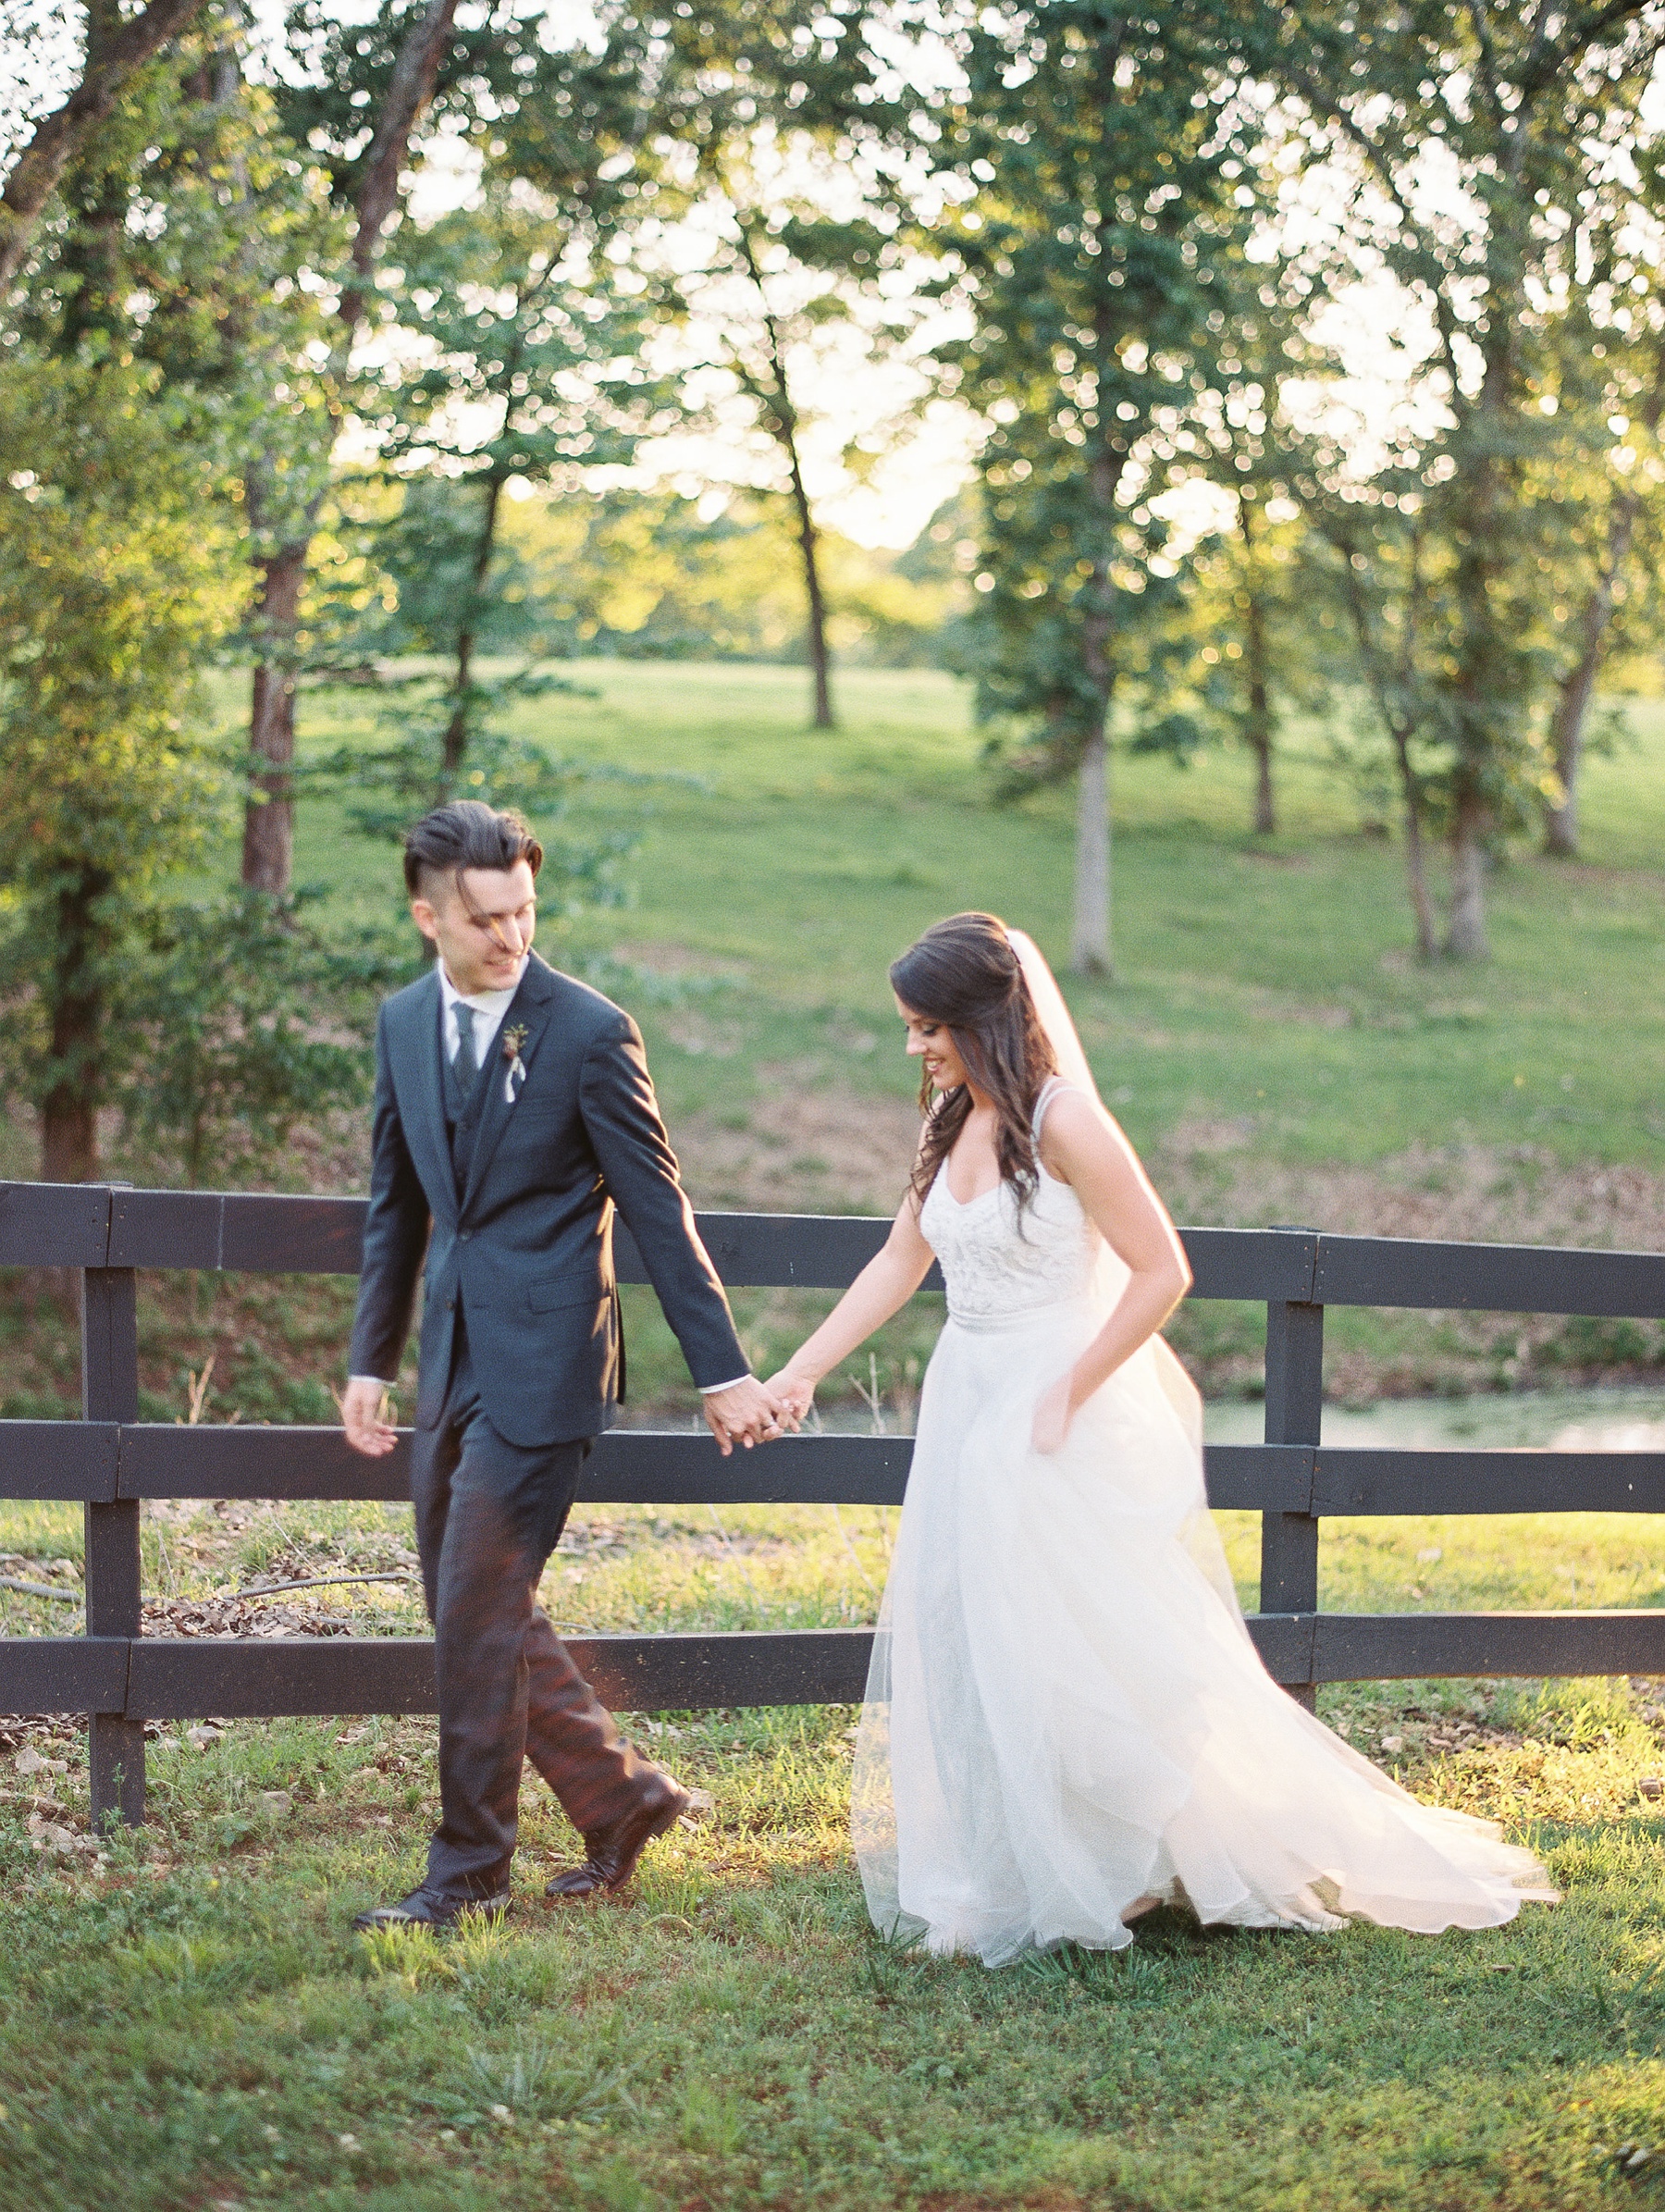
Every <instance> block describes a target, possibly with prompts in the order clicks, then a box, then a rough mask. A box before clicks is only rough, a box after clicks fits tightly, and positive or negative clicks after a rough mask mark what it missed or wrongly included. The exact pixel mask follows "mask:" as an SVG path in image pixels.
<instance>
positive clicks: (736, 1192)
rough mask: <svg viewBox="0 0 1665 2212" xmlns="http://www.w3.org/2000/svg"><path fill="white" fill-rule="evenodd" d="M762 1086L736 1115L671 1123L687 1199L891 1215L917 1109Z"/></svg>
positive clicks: (782, 1078) (909, 1157)
mask: <svg viewBox="0 0 1665 2212" xmlns="http://www.w3.org/2000/svg"><path fill="white" fill-rule="evenodd" d="M759 1077H760V1079H761V1081H762V1082H763V1084H764V1086H765V1088H764V1090H763V1094H762V1095H761V1096H760V1097H759V1098H757V1099H755V1100H754V1101H753V1102H752V1103H751V1105H750V1106H748V1107H747V1109H746V1112H745V1113H744V1114H742V1113H739V1112H735V1113H733V1114H728V1113H705V1114H685V1115H684V1116H683V1117H682V1118H681V1119H680V1120H679V1121H678V1122H677V1125H676V1127H675V1129H674V1130H673V1131H672V1140H673V1142H674V1143H675V1145H676V1148H677V1152H678V1154H679V1155H680V1156H681V1159H682V1163H683V1174H684V1176H685V1180H686V1181H687V1185H688V1188H689V1190H690V1191H691V1192H692V1193H694V1197H695V1203H696V1205H702V1206H714V1207H721V1206H734V1207H738V1208H741V1209H744V1210H756V1211H758V1212H759V1213H771V1214H820V1213H837V1214H892V1213H894V1211H895V1209H896V1207H897V1205H898V1204H899V1203H900V1201H901V1196H902V1193H903V1191H904V1189H905V1188H906V1186H907V1172H908V1168H909V1167H910V1166H911V1165H912V1162H913V1155H914V1147H915V1146H916V1145H917V1144H918V1143H919V1108H918V1107H917V1106H914V1105H913V1104H912V1103H911V1102H910V1101H908V1100H907V1099H900V1098H886V1097H866V1096H857V1094H854V1093H852V1092H848V1091H844V1090H835V1089H833V1088H832V1087H831V1086H828V1085H825V1084H820V1085H818V1086H817V1087H816V1088H815V1089H813V1090H808V1089H804V1088H801V1087H799V1086H797V1085H796V1084H794V1083H792V1082H791V1081H789V1079H788V1077H787V1074H786V1071H785V1070H784V1069H770V1068H764V1069H759Z"/></svg>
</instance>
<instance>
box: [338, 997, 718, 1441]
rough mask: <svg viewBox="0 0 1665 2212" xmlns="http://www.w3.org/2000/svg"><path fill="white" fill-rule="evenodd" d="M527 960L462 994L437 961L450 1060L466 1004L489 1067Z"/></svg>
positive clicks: (713, 1385)
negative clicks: (508, 978) (497, 986)
mask: <svg viewBox="0 0 1665 2212" xmlns="http://www.w3.org/2000/svg"><path fill="white" fill-rule="evenodd" d="M526 958H527V956H526V955H524V954H523V955H522V957H521V964H520V966H519V968H518V969H517V970H515V976H514V981H513V982H512V983H509V984H506V985H505V986H504V988H503V989H502V990H501V991H459V990H458V988H457V986H456V984H455V983H453V982H451V980H450V976H449V975H447V974H446V972H445V962H444V961H443V960H436V961H435V962H434V966H435V968H436V969H437V970H438V974H439V1009H440V1010H439V1019H440V1032H439V1033H440V1035H441V1036H442V1037H443V1038H444V1040H445V1057H446V1058H447V1059H448V1060H454V1059H455V1058H456V1057H457V1046H458V1044H459V1043H460V1042H461V1040H460V1038H459V1035H458V1032H457V1007H459V1005H462V1006H465V1007H470V1008H472V1009H473V1013H474V1050H475V1066H476V1067H478V1068H484V1067H485V1065H486V1061H487V1057H488V1055H489V1054H490V1051H491V1047H492V1044H493V1041H494V1040H495V1038H496V1036H497V1033H498V1032H499V1030H500V1029H501V1028H502V1026H503V1016H504V1015H505V1014H506V1013H507V1012H508V1011H509V1007H510V1005H511V1003H512V1000H513V997H514V995H515V993H516V992H517V991H518V990H519V989H520V987H521V977H522V976H524V974H525V972H526ZM349 1380H350V1381H352V1382H379V1383H380V1384H381V1387H382V1389H383V1390H391V1389H392V1387H393V1386H392V1384H391V1383H390V1382H386V1381H384V1380H383V1378H381V1377H380V1376H379V1375H353V1376H351V1377H350V1378H349ZM750 1380H751V1370H750V1368H749V1367H748V1368H747V1369H746V1373H745V1374H744V1375H736V1376H735V1377H734V1378H733V1380H732V1381H729V1382H707V1383H701V1385H700V1386H699V1394H700V1396H701V1397H702V1398H709V1397H711V1396H713V1395H714V1394H715V1393H716V1392H717V1391H718V1390H733V1389H734V1384H735V1383H737V1382H749V1381H750Z"/></svg>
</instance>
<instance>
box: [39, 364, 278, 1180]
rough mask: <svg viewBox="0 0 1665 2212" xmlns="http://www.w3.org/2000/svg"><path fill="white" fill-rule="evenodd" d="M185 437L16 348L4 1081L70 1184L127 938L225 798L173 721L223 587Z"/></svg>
mask: <svg viewBox="0 0 1665 2212" xmlns="http://www.w3.org/2000/svg"><path fill="white" fill-rule="evenodd" d="M189 429H190V423H189V411H188V409H186V408H184V407H181V406H180V405H179V404H177V403H176V402H175V401H174V399H173V397H172V395H170V394H169V392H168V391H167V389H166V388H165V387H164V386H163V385H162V384H161V380H160V378H159V377H158V375H157V373H156V372H155V371H154V369H152V368H150V367H148V366H145V365H140V364H131V365H125V366H124V365H121V364H119V363H117V362H113V361H111V362H105V363H87V362H83V361H79V360H74V359H67V358H65V357H63V356H61V355H59V356H56V357H55V356H53V355H51V354H45V353H41V352H34V351H33V350H32V349H31V350H28V351H26V350H25V349H24V348H22V347H19V348H18V349H17V350H16V351H15V352H14V353H13V355H12V358H11V360H10V362H9V363H8V365H7V373H6V377H5V378H4V379H3V380H0V878H3V879H4V881H5V883H6V894H5V907H4V909H3V912H4V921H5V925H6V937H7V940H8V953H9V958H8V963H7V965H8V974H9V976H10V979H11V989H10V991H9V992H8V1001H9V1003H8V1006H7V1008H6V1016H5V1019H6V1028H7V1031H8V1036H7V1044H8V1046H9V1049H8V1050H7V1051H6V1054H5V1057H4V1067H5V1080H6V1087H7V1089H8V1090H9V1091H10V1092H11V1093H12V1094H13V1095H14V1096H21V1097H22V1098H25V1099H27V1100H29V1101H30V1102H31V1103H33V1104H35V1105H39V1106H43V1107H44V1108H45V1109H46V1111H47V1114H48V1118H49V1123H50V1119H51V1117H52V1115H53V1112H54V1109H55V1107H56V1109H58V1111H59V1112H60V1114H62V1115H63V1116H64V1117H65V1118H66V1119H67V1120H72V1121H73V1123H74V1126H75V1129H76V1131H78V1132H79V1134H78V1136H77V1137H76V1139H75V1141H74V1143H72V1145H71V1149H70V1150H69V1151H68V1152H67V1153H66V1154H65V1155H64V1156H63V1158H62V1160H61V1162H59V1163H58V1164H59V1165H60V1166H61V1167H64V1168H70V1169H74V1168H76V1165H77V1157H76V1155H77V1153H79V1154H80V1155H81V1156H82V1157H83V1158H84V1156H85V1154H86V1150H87V1147H88V1145H89V1144H90V1142H91V1128H92V1115H93V1112H94V1111H95V1109H96V1107H97V1106H98V1104H99V1103H100V1102H101V1100H102V1099H103V1098H104V1097H105V1095H106V1094H107V1091H108V1087H109V1083H110V1080H111V1074H112V1069H111V1066H110V1064H109V1058H108V1047H109V1039H108V1038H107V1036H106V1034H105V1020H104V1015H105V1007H106V1006H107V1005H108V1004H109V1003H110V1001H111V1000H112V998H113V997H114V995H116V994H117V992H118V991H119V990H120V988H121V983H122V980H123V974H124V970H125V969H126V967H127V965H128V962H129V957H130V954H131V950H132V945H133V933H134V929H135V925H136V922H137V919H138V917H139V916H140V915H141V914H142V912H143V910H144V908H145V907H146V905H147V903H148V902H149V901H150V900H151V899H152V898H154V896H155V894H156V891H157V887H158V885H159V884H161V883H162V882H163V881H164V880H165V879H166V876H167V875H168V874H169V872H170V871H174V870H176V869H178V868H179V867H180V866H181V865H183V864H184V863H185V862H186V861H187V860H188V859H191V857H192V856H193V855H194V854H195V853H197V852H198V851H199V850H200V849H201V847H202V846H203V841H204V840H205V838H206V837H207V836H208V834H210V832H211V831H212V830H213V829H214V828H215V826H216V812H217V809H218V806H219V805H220V803H221V801H222V800H223V797H224V796H225V788H224V779H223V777H222V776H221V775H220V774H219V773H218V772H217V769H216V763H215V762H214V761H213V760H212V759H211V758H210V756H209V755H208V754H207V753H206V752H205V750H204V749H203V746H202V744H201V743H200V741H199V740H198V739H197V738H196V737H194V736H193V735H192V734H191V714H192V711H193V705H194V700H195V695H196V688H197V684H198V679H199V674H200V671H201V666H202V662H203V658H204V656H205V655H206V653H207V652H208V651H209V650H211V649H212V648H213V646H214V644H215V642H216V639H217V638H218V637H219V636H222V635H223V634H224V632H225V630H226V629H227V628H228V625H229V624H230V623H231V622H232V620H233V619H234V618H235V615H236V612H237V610H238V604H239V596H240V594H239V578H238V574H237V571H236V568H235V567H234V565H233V548H232V544H231V540H230V535H229V532H228V530H227V529H226V527H225V526H224V525H223V524H222V523H221V522H219V520H218V518H217V516H216V511H215V508H214V506H213V504H212V502H211V500H205V497H204V495H205V493H207V492H208V491H209V488H210V477H209V469H208V457H207V456H206V455H204V453H203V450H202V448H201V447H200V446H199V445H197V444H196V443H195V442H194V441H193V440H192V439H191V437H190V435H189ZM50 1133H51V1132H50V1127H49V1131H48V1134H49V1137H50ZM52 1159H53V1155H52V1150H51V1145H50V1143H49V1145H48V1160H49V1164H52ZM83 1171H84V1170H83Z"/></svg>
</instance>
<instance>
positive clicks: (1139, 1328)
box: [1034, 1091, 1191, 1452]
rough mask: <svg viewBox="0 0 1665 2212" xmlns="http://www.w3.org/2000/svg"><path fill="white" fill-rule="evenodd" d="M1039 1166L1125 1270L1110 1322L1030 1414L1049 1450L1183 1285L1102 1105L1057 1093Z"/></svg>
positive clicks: (1162, 1211)
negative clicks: (1071, 1197) (1061, 1186)
mask: <svg viewBox="0 0 1665 2212" xmlns="http://www.w3.org/2000/svg"><path fill="white" fill-rule="evenodd" d="M1041 1155H1042V1163H1043V1165H1044V1166H1045V1167H1046V1168H1050V1169H1051V1171H1052V1173H1053V1174H1055V1175H1057V1176H1061V1177H1062V1178H1063V1180H1065V1181H1066V1182H1067V1183H1068V1184H1069V1185H1070V1186H1071V1187H1072V1189H1073V1190H1074V1192H1075V1194H1076V1196H1077V1197H1078V1198H1079V1200H1080V1202H1081V1205H1082V1206H1083V1208H1084V1209H1085V1211H1086V1212H1087V1214H1088V1215H1089V1216H1090V1217H1091V1218H1092V1221H1093V1222H1094V1224H1095V1225H1096V1227H1097V1228H1098V1230H1099V1231H1100V1233H1101V1235H1102V1236H1103V1237H1104V1241H1105V1242H1106V1243H1107V1244H1108V1245H1109V1246H1110V1248H1111V1250H1112V1251H1113V1252H1115V1253H1116V1255H1117V1257H1118V1258H1119V1259H1121V1260H1122V1261H1123V1262H1124V1263H1125V1264H1126V1266H1127V1268H1128V1284H1127V1288H1126V1289H1125V1290H1124V1291H1123V1292H1122V1294H1121V1296H1120V1298H1119V1299H1118V1300H1117V1301H1116V1307H1115V1310H1114V1311H1113V1312H1112V1314H1111V1315H1110V1317H1109V1319H1108V1320H1107V1321H1106V1322H1105V1323H1104V1328H1101V1329H1100V1331H1099V1333H1098V1335H1097V1336H1096V1337H1094V1338H1093V1340H1092V1343H1091V1344H1089V1345H1088V1347H1087V1349H1086V1351H1085V1352H1083V1353H1082V1354H1081V1356H1080V1357H1079V1359H1078V1360H1077V1361H1076V1363H1075V1366H1073V1367H1072V1368H1071V1369H1070V1370H1069V1372H1068V1374H1067V1376H1065V1377H1064V1378H1062V1379H1061V1381H1060V1382H1059V1383H1058V1384H1056V1385H1055V1387H1054V1388H1053V1389H1052V1390H1048V1391H1047V1393H1046V1395H1045V1396H1044V1397H1043V1398H1042V1401H1041V1403H1040V1405H1039V1406H1038V1407H1037V1409H1036V1413H1035V1429H1034V1443H1035V1449H1036V1450H1037V1451H1039V1452H1055V1451H1056V1450H1057V1448H1058V1446H1059V1445H1060V1444H1061V1443H1062V1442H1063V1441H1064V1438H1065V1435H1066V1434H1067V1430H1068V1427H1069V1424H1070V1421H1071V1419H1072V1418H1073V1416H1074V1415H1075V1413H1076V1412H1077V1410H1078V1408H1079V1407H1080V1406H1081V1405H1083V1404H1084V1403H1086V1401H1087V1400H1088V1399H1089V1398H1091V1397H1092V1393H1093V1392H1094V1390H1097V1389H1099V1387H1100V1386H1101V1384H1103V1383H1104V1382H1106V1381H1108V1379H1109V1378H1110V1377H1111V1376H1112V1375H1114V1374H1115V1372H1116V1369H1117V1367H1119V1366H1121V1365H1122V1363H1123V1361H1124V1360H1128V1359H1130V1358H1131V1357H1132V1355H1133V1353H1136V1352H1137V1351H1138V1350H1139V1348H1140V1346H1141V1344H1142V1343H1144V1342H1145V1341H1146V1340H1147V1339H1148V1338H1150V1337H1152V1336H1153V1335H1154V1334H1155V1333H1156V1331H1157V1329H1159V1328H1161V1327H1162V1325H1163V1323H1164V1322H1165V1321H1166V1319H1167V1317H1168V1316H1169V1315H1170V1314H1171V1313H1172V1312H1173V1310H1174V1308H1175V1307H1176V1306H1177V1305H1178V1303H1179V1301H1180V1300H1181V1299H1182V1298H1183V1297H1184V1295H1185V1293H1186V1291H1189V1290H1190V1280H1191V1276H1190V1267H1188V1266H1187V1264H1186V1258H1185V1248H1184V1246H1183V1245H1182V1244H1181V1243H1180V1242H1179V1232H1178V1230H1176V1229H1175V1227H1174V1225H1173V1223H1172V1222H1171V1221H1170V1220H1169V1219H1168V1216H1167V1208H1166V1206H1165V1205H1163V1203H1162V1201H1161V1199H1160V1198H1158V1197H1157V1195H1156V1193H1155V1192H1154V1191H1153V1189H1152V1188H1151V1183H1150V1179H1149V1178H1148V1177H1147V1175H1146V1174H1145V1171H1144V1169H1143V1168H1141V1166H1140V1163H1139V1155H1138V1154H1137V1153H1136V1152H1135V1151H1134V1150H1133V1147H1132V1145H1131V1144H1129V1142H1128V1140H1127V1138H1126V1137H1125V1136H1124V1135H1123V1134H1122V1132H1121V1130H1120V1129H1119V1127H1118V1126H1117V1125H1116V1122H1115V1121H1113V1120H1112V1119H1111V1118H1110V1116H1109V1115H1108V1114H1106V1113H1105V1112H1104V1108H1103V1107H1102V1106H1098V1105H1097V1104H1096V1102H1094V1101H1092V1100H1089V1099H1087V1098H1083V1097H1080V1096H1079V1095H1078V1094H1073V1093H1070V1092H1067V1091H1061V1092H1060V1093H1059V1094H1058V1095H1057V1097H1056V1098H1055V1100H1054V1102H1053V1105H1052V1106H1051V1108H1050V1109H1049V1110H1048V1113H1047V1117H1046V1121H1045V1124H1044V1126H1043V1128H1042V1136H1041Z"/></svg>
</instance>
